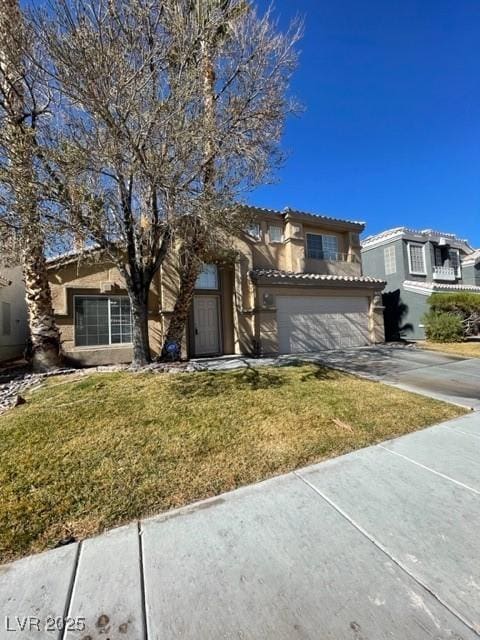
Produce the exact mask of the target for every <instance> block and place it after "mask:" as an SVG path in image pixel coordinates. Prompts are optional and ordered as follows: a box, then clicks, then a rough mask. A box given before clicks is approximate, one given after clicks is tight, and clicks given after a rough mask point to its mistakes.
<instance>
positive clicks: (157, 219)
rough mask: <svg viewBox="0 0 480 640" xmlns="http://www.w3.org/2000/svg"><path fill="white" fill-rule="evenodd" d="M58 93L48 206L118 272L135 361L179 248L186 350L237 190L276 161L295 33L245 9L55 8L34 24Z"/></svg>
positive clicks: (174, 330) (160, 4)
mask: <svg viewBox="0 0 480 640" xmlns="http://www.w3.org/2000/svg"><path fill="white" fill-rule="evenodd" d="M31 25H32V30H33V32H34V33H35V38H36V41H37V42H38V43H39V48H40V51H37V52H36V56H35V60H33V59H32V61H31V62H32V64H33V63H35V64H37V66H38V67H39V69H40V70H41V72H42V73H43V74H44V75H45V76H46V77H48V83H47V85H48V92H49V93H50V94H54V95H55V96H56V99H55V108H54V109H53V116H52V118H51V122H50V132H49V136H48V137H47V136H46V135H45V136H44V144H43V147H42V148H41V149H39V150H38V157H39V158H40V159H41V164H42V167H43V168H44V172H45V177H46V182H48V183H49V189H50V191H49V195H48V198H49V202H50V205H51V210H52V211H54V210H55V206H57V207H58V208H57V209H56V211H57V212H59V216H58V224H59V227H60V228H70V229H71V230H72V232H73V233H75V234H76V235H81V236H82V237H83V238H84V240H85V242H86V243H87V244H89V245H95V246H97V247H98V248H99V250H100V251H101V252H102V253H103V254H104V255H107V256H108V257H109V258H110V259H111V260H112V261H113V262H114V264H115V265H116V266H117V268H118V269H119V271H120V273H121V274H122V276H123V278H124V280H125V284H126V288H127V291H128V294H129V297H130V301H131V306H132V313H133V319H134V331H133V345H134V363H136V364H144V363H145V362H148V360H149V359H150V349H149V343H148V293H149V289H150V285H151V282H152V279H153V276H154V274H155V273H156V271H157V270H158V269H159V267H160V265H161V264H162V262H163V260H164V258H165V256H166V254H167V251H168V249H169V247H170V246H172V244H173V243H174V245H175V249H176V250H178V254H179V256H180V261H179V263H180V264H179V269H180V291H179V295H178V299H177V303H176V305H175V309H174V314H173V317H172V320H171V323H170V326H169V328H168V332H167V335H166V339H167V340H175V341H176V342H180V340H181V337H182V334H183V332H184V328H185V322H186V318H187V314H188V309H189V306H190V303H191V300H192V296H193V290H194V286H195V281H196V278H197V275H198V272H199V269H200V266H201V262H202V260H204V259H205V257H206V256H207V255H209V253H213V252H215V251H216V250H218V248H219V247H220V246H221V247H223V248H224V247H226V246H227V245H228V244H229V241H230V238H231V236H232V233H235V232H236V231H240V229H241V228H242V227H243V226H244V222H245V218H244V216H243V215H241V213H240V212H241V211H242V210H241V208H239V207H238V206H236V205H235V202H236V201H237V199H238V197H239V195H240V194H241V193H242V192H243V191H245V190H248V189H250V188H252V187H253V186H255V185H257V184H259V183H261V182H264V181H265V180H267V179H268V177H269V175H270V173H271V170H272V169H273V168H274V167H275V166H276V165H277V164H278V163H279V162H280V160H281V155H280V153H279V141H280V137H281V133H282V128H283V122H284V118H285V115H286V114H287V113H288V112H289V111H291V110H292V109H293V104H292V103H291V101H290V100H289V99H288V97H287V96H286V90H287V86H288V82H289V79H290V75H291V73H292V71H293V69H294V67H295V62H296V54H295V51H294V48H295V44H296V42H297V40H298V38H299V30H298V29H293V30H292V31H291V32H290V33H288V34H286V35H283V34H279V33H277V31H276V27H275V25H274V24H273V23H272V20H271V18H270V15H269V14H267V15H266V16H264V17H258V15H257V14H256V12H255V11H254V9H253V8H252V7H251V6H250V5H249V4H248V3H245V2H243V1H241V0H194V1H193V0H49V10H48V12H46V11H42V10H41V9H37V10H36V11H34V12H33V14H32V16H31Z"/></svg>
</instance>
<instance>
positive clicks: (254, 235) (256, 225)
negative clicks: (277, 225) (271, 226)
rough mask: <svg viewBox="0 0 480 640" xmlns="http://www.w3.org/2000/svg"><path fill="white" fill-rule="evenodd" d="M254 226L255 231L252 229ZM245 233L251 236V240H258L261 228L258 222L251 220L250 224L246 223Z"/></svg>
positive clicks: (260, 235)
mask: <svg viewBox="0 0 480 640" xmlns="http://www.w3.org/2000/svg"><path fill="white" fill-rule="evenodd" d="M254 228H256V230H257V231H256V232H255V231H253V229H254ZM245 233H246V234H247V235H248V236H249V237H250V238H253V240H260V239H261V237H262V228H261V226H260V223H259V222H252V223H251V224H249V225H248V227H247V228H246V229H245Z"/></svg>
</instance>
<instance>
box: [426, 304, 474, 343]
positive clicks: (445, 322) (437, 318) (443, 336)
mask: <svg viewBox="0 0 480 640" xmlns="http://www.w3.org/2000/svg"><path fill="white" fill-rule="evenodd" d="M424 323H425V334H426V336H427V340H431V341H432V342H462V340H463V339H464V325H463V322H462V319H461V317H460V316H459V315H457V314H455V313H440V312H438V311H433V310H431V311H429V312H428V313H427V314H426V315H425V318H424Z"/></svg>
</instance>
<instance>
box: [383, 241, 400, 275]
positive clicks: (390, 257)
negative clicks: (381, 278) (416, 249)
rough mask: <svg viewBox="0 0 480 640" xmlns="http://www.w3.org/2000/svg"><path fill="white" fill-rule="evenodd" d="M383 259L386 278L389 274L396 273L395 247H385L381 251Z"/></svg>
mask: <svg viewBox="0 0 480 640" xmlns="http://www.w3.org/2000/svg"><path fill="white" fill-rule="evenodd" d="M383 257H384V259H385V273H386V275H387V276H388V275H389V274H391V273H396V271H397V261H396V257H395V245H392V246H391V247H385V249H384V250H383Z"/></svg>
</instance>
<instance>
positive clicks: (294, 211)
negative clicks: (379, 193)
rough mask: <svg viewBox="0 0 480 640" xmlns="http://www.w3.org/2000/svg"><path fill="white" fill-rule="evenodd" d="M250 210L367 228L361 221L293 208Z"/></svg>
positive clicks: (255, 208) (251, 207)
mask: <svg viewBox="0 0 480 640" xmlns="http://www.w3.org/2000/svg"><path fill="white" fill-rule="evenodd" d="M248 209H252V210H253V211H256V212H257V213H259V214H261V213H264V214H265V215H280V216H286V215H288V214H290V215H294V216H302V217H303V216H305V217H307V218H313V219H315V220H325V221H326V222H340V223H342V222H343V223H344V224H351V225H355V226H358V227H365V222H363V221H360V220H346V219H345V218H334V217H332V216H326V215H324V214H323V213H310V212H308V211H298V210H297V209H292V208H291V207H285V209H283V210H282V211H279V210H278V209H268V208H266V207H254V206H248Z"/></svg>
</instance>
